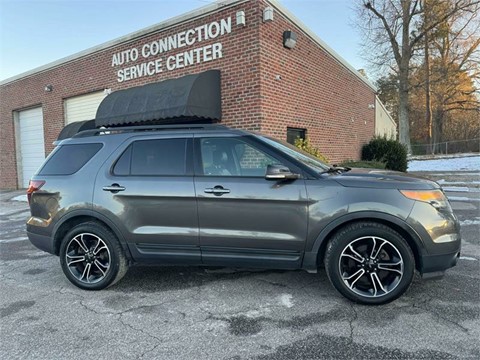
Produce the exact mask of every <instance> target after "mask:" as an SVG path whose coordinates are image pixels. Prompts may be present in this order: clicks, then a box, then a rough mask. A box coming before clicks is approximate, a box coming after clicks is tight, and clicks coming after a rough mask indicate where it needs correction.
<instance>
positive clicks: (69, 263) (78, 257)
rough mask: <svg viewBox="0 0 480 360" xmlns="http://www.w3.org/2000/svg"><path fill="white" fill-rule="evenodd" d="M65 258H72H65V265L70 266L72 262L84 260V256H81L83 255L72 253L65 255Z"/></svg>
mask: <svg viewBox="0 0 480 360" xmlns="http://www.w3.org/2000/svg"><path fill="white" fill-rule="evenodd" d="M67 259H72V260H71V261H68V260H67V265H68V266H70V265H72V264H75V263H78V262H82V261H85V256H83V255H74V256H71V255H67Z"/></svg>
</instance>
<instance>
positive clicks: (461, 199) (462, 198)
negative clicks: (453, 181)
mask: <svg viewBox="0 0 480 360" xmlns="http://www.w3.org/2000/svg"><path fill="white" fill-rule="evenodd" d="M447 197H448V200H450V201H480V199H475V198H468V197H463V196H447Z"/></svg>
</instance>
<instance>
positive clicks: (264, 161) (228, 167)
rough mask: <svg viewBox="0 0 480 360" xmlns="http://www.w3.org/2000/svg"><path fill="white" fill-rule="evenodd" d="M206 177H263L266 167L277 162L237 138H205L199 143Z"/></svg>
mask: <svg viewBox="0 0 480 360" xmlns="http://www.w3.org/2000/svg"><path fill="white" fill-rule="evenodd" d="M200 152H201V159H202V168H203V174H204V175H206V176H255V177H263V176H265V171H266V169H267V166H268V165H270V164H278V160H276V159H275V158H273V157H271V156H270V155H268V154H265V153H264V152H262V151H260V150H259V149H257V148H255V147H254V146H252V145H250V144H248V143H246V142H244V141H242V140H240V139H238V138H205V139H201V141H200Z"/></svg>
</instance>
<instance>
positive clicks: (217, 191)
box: [204, 186, 230, 196]
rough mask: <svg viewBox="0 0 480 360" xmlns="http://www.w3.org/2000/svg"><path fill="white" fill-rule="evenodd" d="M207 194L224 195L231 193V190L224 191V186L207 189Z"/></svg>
mask: <svg viewBox="0 0 480 360" xmlns="http://www.w3.org/2000/svg"><path fill="white" fill-rule="evenodd" d="M204 192H205V193H206V194H213V195H217V196H220V195H223V194H228V193H229V192H230V190H229V189H224V188H223V187H222V186H215V187H213V188H206V189H205V190H204Z"/></svg>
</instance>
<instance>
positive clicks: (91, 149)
mask: <svg viewBox="0 0 480 360" xmlns="http://www.w3.org/2000/svg"><path fill="white" fill-rule="evenodd" d="M101 148H102V144H76V145H63V146H61V147H60V149H58V150H57V151H56V152H55V153H54V154H53V155H52V157H51V158H50V159H49V160H48V162H47V163H46V164H45V165H44V166H43V168H42V169H41V170H40V172H39V175H71V174H74V173H76V172H77V171H78V170H80V169H81V168H82V167H83V166H84V165H85V164H86V163H87V162H88V160H90V159H91V158H92V157H93V156H94V155H95V154H96V153H97V152H98V150H100V149H101Z"/></svg>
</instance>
